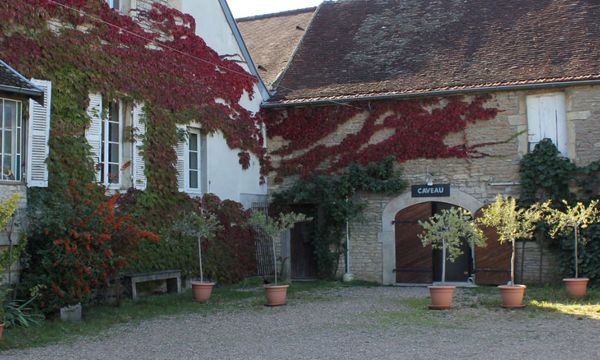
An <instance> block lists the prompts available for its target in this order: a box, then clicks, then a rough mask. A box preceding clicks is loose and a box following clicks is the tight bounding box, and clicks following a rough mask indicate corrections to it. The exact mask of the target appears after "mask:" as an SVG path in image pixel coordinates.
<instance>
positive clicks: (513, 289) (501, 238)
mask: <svg viewBox="0 0 600 360" xmlns="http://www.w3.org/2000/svg"><path fill="white" fill-rule="evenodd" d="M541 216H542V212H541V211H540V208H539V206H538V205H537V204H536V205H534V206H532V207H530V208H528V209H523V208H520V207H518V206H517V201H516V200H515V199H514V198H512V197H509V196H506V197H505V196H502V195H500V194H498V195H496V200H495V201H494V202H493V203H492V204H490V205H489V206H488V207H486V208H484V209H483V211H482V216H481V217H480V218H478V219H477V221H476V222H477V224H478V225H481V226H486V227H493V228H495V229H496V232H497V233H498V242H499V243H500V244H503V243H505V242H507V241H508V242H510V243H511V245H512V254H511V258H510V284H508V285H500V286H499V288H500V293H501V295H502V306H503V307H506V308H520V307H524V306H525V305H523V297H524V296H525V288H526V286H525V285H517V284H515V242H516V241H517V239H524V238H531V236H532V235H533V232H534V231H535V229H536V225H537V223H538V221H539V220H540V219H541Z"/></svg>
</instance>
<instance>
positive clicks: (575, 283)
mask: <svg viewBox="0 0 600 360" xmlns="http://www.w3.org/2000/svg"><path fill="white" fill-rule="evenodd" d="M563 203H564V205H565V210H564V211H561V210H559V209H553V208H550V207H549V204H545V205H546V206H545V209H546V211H547V214H548V215H547V216H546V221H547V222H548V223H549V224H550V226H551V228H550V236H552V237H556V236H557V235H558V234H561V233H562V234H566V233H567V232H570V230H571V229H572V230H573V262H574V264H575V277H574V278H566V279H563V282H564V283H565V286H566V288H567V293H568V294H569V295H570V296H571V297H573V298H582V297H584V296H586V295H587V285H588V282H589V281H590V279H588V278H585V277H583V278H580V277H579V256H578V247H579V244H582V245H585V244H586V242H587V239H586V238H585V237H584V236H582V235H581V229H585V228H586V227H588V226H589V225H591V224H593V223H595V222H598V221H600V210H599V209H598V203H599V201H598V200H593V201H591V202H590V203H589V205H588V206H585V205H584V204H583V203H581V202H578V203H577V204H575V205H572V206H570V205H569V204H568V203H567V202H566V201H565V200H563Z"/></svg>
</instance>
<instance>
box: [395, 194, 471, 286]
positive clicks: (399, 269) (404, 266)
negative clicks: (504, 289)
mask: <svg viewBox="0 0 600 360" xmlns="http://www.w3.org/2000/svg"><path fill="white" fill-rule="evenodd" d="M452 207H454V205H452V204H449V203H444V202H437V201H435V202H434V201H430V202H424V203H419V204H415V205H412V206H409V207H407V208H405V209H403V210H400V211H399V212H398V213H397V214H396V217H395V220H394V226H395V245H396V246H395V247H396V268H395V273H396V282H397V283H431V282H435V281H441V268H442V261H443V260H442V256H441V251H439V250H433V249H432V248H431V246H427V247H423V245H422V244H421V240H420V239H419V237H418V235H419V234H420V233H421V232H422V230H423V229H422V227H421V226H420V225H419V221H422V220H426V219H428V218H429V217H430V216H432V215H434V214H436V213H438V212H440V211H442V210H444V209H450V208H452ZM462 250H463V255H461V256H460V257H458V258H457V259H456V260H455V261H454V262H447V263H446V281H449V282H467V281H469V279H472V276H473V255H472V249H471V247H470V246H469V245H468V244H467V243H466V242H465V243H464V244H463V245H462Z"/></svg>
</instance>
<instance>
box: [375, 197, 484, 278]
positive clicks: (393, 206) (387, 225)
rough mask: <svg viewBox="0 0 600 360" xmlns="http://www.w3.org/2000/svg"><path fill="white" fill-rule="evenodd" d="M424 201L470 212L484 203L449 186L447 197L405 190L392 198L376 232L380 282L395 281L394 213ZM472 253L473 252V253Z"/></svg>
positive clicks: (473, 212)
mask: <svg viewBox="0 0 600 360" xmlns="http://www.w3.org/2000/svg"><path fill="white" fill-rule="evenodd" d="M426 202H444V203H448V204H451V205H455V206H460V207H462V208H464V209H467V210H469V211H470V212H471V214H475V213H476V212H477V210H479V209H481V208H482V207H483V206H484V203H483V202H481V201H479V200H477V199H476V198H474V197H473V196H471V195H469V194H467V193H465V192H463V191H460V190H458V189H454V188H451V190H450V196H448V197H422V198H413V197H412V195H411V192H410V191H408V192H405V193H403V194H402V195H399V196H397V197H395V198H394V199H392V200H391V201H390V202H389V203H388V204H387V205H386V206H385V208H384V209H383V212H382V214H381V231H380V232H379V233H378V234H377V238H378V239H379V242H381V249H382V283H383V285H393V284H395V283H396V273H395V272H394V269H395V268H396V227H395V225H394V219H395V218H396V214H397V213H398V212H399V211H401V210H404V209H406V208H408V207H410V206H413V205H417V204H421V203H426ZM473 255H474V254H473Z"/></svg>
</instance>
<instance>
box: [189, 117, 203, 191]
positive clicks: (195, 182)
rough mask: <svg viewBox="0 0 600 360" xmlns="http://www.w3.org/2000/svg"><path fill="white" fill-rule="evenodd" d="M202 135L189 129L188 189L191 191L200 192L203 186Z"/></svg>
mask: <svg viewBox="0 0 600 360" xmlns="http://www.w3.org/2000/svg"><path fill="white" fill-rule="evenodd" d="M201 153H202V134H201V133H200V131H199V130H198V129H193V128H190V129H188V146H187V158H188V169H187V177H188V181H187V187H188V189H189V190H190V191H193V192H200V191H201V184H202V178H201V176H202V155H201Z"/></svg>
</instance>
